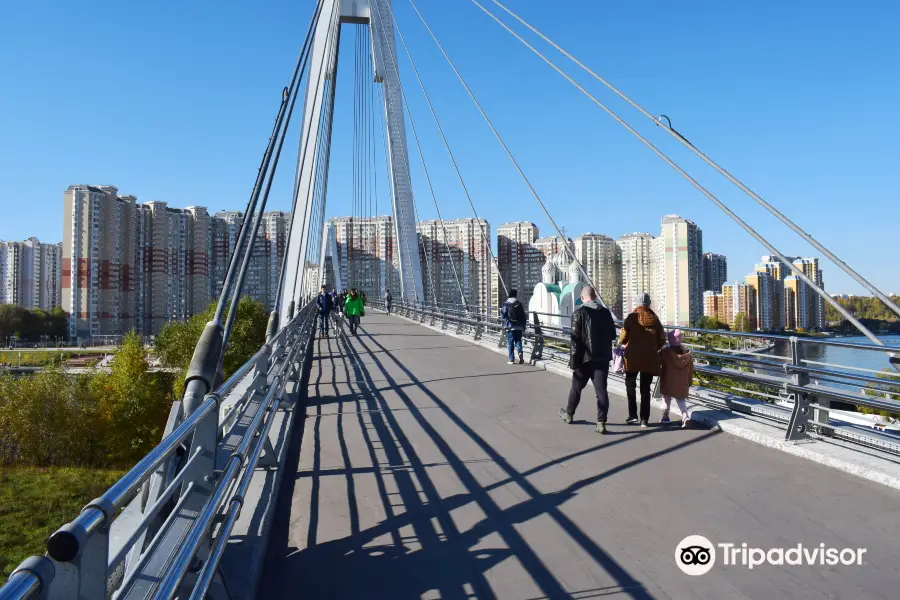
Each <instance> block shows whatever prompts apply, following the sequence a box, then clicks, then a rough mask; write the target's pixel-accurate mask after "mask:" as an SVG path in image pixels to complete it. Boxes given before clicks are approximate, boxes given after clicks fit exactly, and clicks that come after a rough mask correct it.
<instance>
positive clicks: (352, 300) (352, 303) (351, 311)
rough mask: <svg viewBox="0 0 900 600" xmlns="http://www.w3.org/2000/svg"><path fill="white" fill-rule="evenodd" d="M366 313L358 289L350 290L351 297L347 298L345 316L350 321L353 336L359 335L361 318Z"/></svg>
mask: <svg viewBox="0 0 900 600" xmlns="http://www.w3.org/2000/svg"><path fill="white" fill-rule="evenodd" d="M365 312H366V311H365V308H363V301H362V298H360V296H359V292H357V291H356V288H353V289H352V290H350V295H349V296H347V301H346V302H344V315H345V316H347V317H348V318H349V319H350V333H352V334H353V335H357V334H356V329H357V328H358V327H359V318H360V317H361V316H363V315H364V314H365Z"/></svg>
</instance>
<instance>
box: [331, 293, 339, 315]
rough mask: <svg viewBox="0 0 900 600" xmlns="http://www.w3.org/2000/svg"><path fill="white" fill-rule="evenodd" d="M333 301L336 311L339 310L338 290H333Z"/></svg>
mask: <svg viewBox="0 0 900 600" xmlns="http://www.w3.org/2000/svg"><path fill="white" fill-rule="evenodd" d="M331 303H332V305H333V306H334V311H335V312H338V293H337V290H331Z"/></svg>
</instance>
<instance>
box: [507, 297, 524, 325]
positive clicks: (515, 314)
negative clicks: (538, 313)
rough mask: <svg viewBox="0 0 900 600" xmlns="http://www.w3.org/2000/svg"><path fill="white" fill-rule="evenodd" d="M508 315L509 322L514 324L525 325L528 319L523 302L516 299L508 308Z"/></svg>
mask: <svg viewBox="0 0 900 600" xmlns="http://www.w3.org/2000/svg"><path fill="white" fill-rule="evenodd" d="M506 317H507V319H509V322H510V323H512V324H514V325H524V324H525V322H526V321H527V317H526V316H525V307H524V306H522V303H521V302H519V301H518V300H516V301H515V302H513V303H512V304H510V305H509V307H508V308H507V309H506Z"/></svg>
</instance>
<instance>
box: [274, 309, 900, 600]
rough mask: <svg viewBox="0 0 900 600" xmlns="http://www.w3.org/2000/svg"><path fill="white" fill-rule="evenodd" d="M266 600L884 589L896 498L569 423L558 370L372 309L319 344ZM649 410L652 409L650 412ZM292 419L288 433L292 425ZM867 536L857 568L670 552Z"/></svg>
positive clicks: (895, 539) (281, 507)
mask: <svg viewBox="0 0 900 600" xmlns="http://www.w3.org/2000/svg"><path fill="white" fill-rule="evenodd" d="M314 344H315V348H316V353H315V356H314V358H313V364H312V370H311V374H310V379H309V405H308V408H307V411H306V412H307V418H306V420H305V422H304V423H303V424H302V436H303V438H302V445H301V449H300V452H299V457H298V458H295V462H294V463H293V464H291V463H290V462H289V464H288V467H289V469H290V471H289V472H288V473H287V477H286V479H285V485H283V486H282V490H283V494H282V497H281V498H279V502H278V508H277V513H276V516H275V523H274V528H273V533H272V539H271V542H270V546H269V551H268V555H267V564H266V570H265V572H264V574H263V580H262V584H261V588H260V591H259V597H260V598H264V599H267V600H268V599H282V598H284V599H287V598H291V599H293V598H304V599H309V600H312V599H319V598H338V599H342V598H347V599H363V598H385V599H405V598H481V599H490V598H498V599H516V600H525V599H534V600H537V599H540V598H576V599H585V598H607V597H609V598H637V599H650V598H660V599H661V598H673V599H688V598H691V599H693V598H708V599H710V600H721V599H725V598H728V599H741V598H752V599H776V598H777V599H794V598H846V599H868V598H883V599H885V600H888V599H891V600H893V599H896V598H897V590H898V589H900V566H898V565H900V563H898V562H897V557H898V556H900V498H898V496H897V494H896V492H894V491H892V490H891V489H889V488H887V487H882V486H879V485H877V484H874V483H870V482H868V481H865V480H862V479H858V478H855V477H853V476H851V475H848V474H845V473H843V472H840V471H837V470H833V469H829V468H827V467H824V466H821V465H818V464H814V463H812V462H807V461H805V460H803V459H800V458H797V457H794V456H790V455H787V454H784V453H780V452H777V451H775V450H771V449H768V448H765V447H763V446H759V445H756V444H754V443H752V442H749V441H745V440H742V439H740V438H737V437H733V436H729V435H728V434H725V433H719V432H717V431H714V430H705V429H691V430H680V429H678V428H671V429H667V428H662V427H651V428H650V429H646V430H641V429H638V428H636V427H633V426H627V425H624V424H622V423H623V421H624V419H625V417H626V416H627V414H626V409H625V401H624V399H623V398H617V397H613V398H612V408H611V410H610V435H607V436H605V437H604V436H600V435H598V434H597V433H595V432H594V429H593V424H594V423H593V417H594V400H593V393H592V390H591V388H588V389H586V390H585V392H584V397H583V401H582V405H581V407H580V408H579V414H577V415H576V420H575V422H574V423H573V424H571V425H565V424H564V423H563V422H562V421H560V420H559V418H558V417H557V416H556V413H557V411H558V409H559V407H560V406H562V405H563V404H564V403H565V397H566V394H567V391H568V386H569V382H568V380H566V379H564V378H562V377H559V376H558V375H555V374H552V373H549V372H547V371H544V370H540V369H537V368H534V367H530V366H528V365H525V366H519V365H507V364H505V359H504V358H503V357H502V356H500V355H498V354H495V353H492V352H490V351H488V350H486V349H484V348H481V347H478V346H476V345H473V344H470V343H467V342H465V341H462V340H459V339H456V338H453V337H450V336H445V335H442V334H440V333H438V332H435V331H433V330H430V329H427V328H425V327H421V326H418V325H416V324H413V323H411V322H409V321H406V320H404V319H401V318H398V317H388V316H385V315H383V314H380V313H375V314H372V315H370V316H368V317H366V318H365V319H364V323H363V327H362V329H361V332H360V336H359V337H358V338H350V339H348V340H345V339H343V338H337V339H336V338H330V339H320V340H316V341H315V342H314ZM658 417H659V414H658V412H656V413H655V414H654V415H653V418H654V419H655V420H658ZM299 429H300V428H298V430H299ZM691 534H699V535H703V536H706V537H707V538H709V539H710V540H711V541H712V542H713V543H714V544H718V543H734V544H736V545H737V547H740V545H741V543H747V544H748V546H750V547H758V548H763V549H766V550H768V549H770V548H791V547H796V546H797V545H798V544H803V545H804V546H805V547H807V548H808V549H816V548H820V544H824V545H825V547H835V548H854V549H855V548H866V549H867V551H866V553H865V555H864V557H863V564H862V565H861V566H845V565H840V564H839V565H837V566H827V565H824V566H823V565H816V566H806V565H800V566H789V565H784V566H771V565H763V566H759V567H756V568H754V569H753V570H750V569H748V568H747V567H745V566H740V565H738V566H734V565H724V564H723V558H724V557H723V556H722V551H721V549H719V550H718V556H717V560H716V564H715V566H714V567H713V568H712V570H711V571H710V572H709V573H707V574H705V575H702V576H696V577H692V576H688V575H686V574H684V573H682V572H681V570H679V568H678V567H677V566H676V563H675V550H676V546H677V545H678V544H679V543H680V542H681V540H682V539H683V538H685V537H686V536H688V535H691Z"/></svg>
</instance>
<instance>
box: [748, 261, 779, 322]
mask: <svg viewBox="0 0 900 600" xmlns="http://www.w3.org/2000/svg"><path fill="white" fill-rule="evenodd" d="M744 281H745V282H746V283H747V285H748V286H749V287H750V289H751V290H752V291H751V293H752V294H753V296H754V304H755V308H756V315H755V318H756V328H757V329H760V330H762V331H775V330H776V329H780V328H781V327H783V325H782V323H781V320H780V317H781V313H780V305H781V304H783V302H784V288H783V283H782V286H781V287H779V286H777V285H776V284H777V283H781V282H776V281H775V278H774V277H772V275H770V274H769V273H768V272H767V271H766V270H764V269H763V270H760V269H757V270H756V271H754V272H753V273H750V274H749V275H747V277H746V278H745V279H744ZM779 291H780V294H779ZM779 295H780V296H781V302H779Z"/></svg>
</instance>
